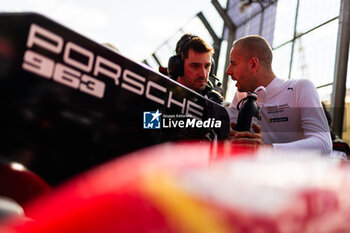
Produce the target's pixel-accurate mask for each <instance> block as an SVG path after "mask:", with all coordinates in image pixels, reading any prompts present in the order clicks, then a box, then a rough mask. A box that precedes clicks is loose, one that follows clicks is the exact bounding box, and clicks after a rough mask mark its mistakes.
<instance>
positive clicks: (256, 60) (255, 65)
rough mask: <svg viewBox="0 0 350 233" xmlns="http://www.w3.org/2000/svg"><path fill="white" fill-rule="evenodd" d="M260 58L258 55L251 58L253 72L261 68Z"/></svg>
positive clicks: (250, 63) (250, 64)
mask: <svg viewBox="0 0 350 233" xmlns="http://www.w3.org/2000/svg"><path fill="white" fill-rule="evenodd" d="M259 65H260V63H259V58H257V57H252V58H251V59H250V60H249V67H250V69H251V70H252V72H256V71H257V70H258V68H259Z"/></svg>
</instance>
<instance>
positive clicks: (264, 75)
mask: <svg viewBox="0 0 350 233" xmlns="http://www.w3.org/2000/svg"><path fill="white" fill-rule="evenodd" d="M274 78H275V74H274V73H273V71H272V70H270V71H264V72H260V74H258V80H259V81H258V85H257V86H256V87H259V86H263V87H267V86H268V85H269V84H270V83H271V82H272V80H273V79H274Z"/></svg>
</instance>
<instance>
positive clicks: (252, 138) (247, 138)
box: [228, 123, 265, 146]
mask: <svg viewBox="0 0 350 233" xmlns="http://www.w3.org/2000/svg"><path fill="white" fill-rule="evenodd" d="M235 126H236V124H235V123H231V128H232V130H231V131H230V133H229V135H228V138H229V140H231V142H233V143H235V144H245V145H246V144H251V145H252V146H258V145H265V143H264V141H263V136H262V132H261V128H260V126H259V125H257V124H253V130H254V132H250V131H243V132H238V131H235V130H234V128H235Z"/></svg>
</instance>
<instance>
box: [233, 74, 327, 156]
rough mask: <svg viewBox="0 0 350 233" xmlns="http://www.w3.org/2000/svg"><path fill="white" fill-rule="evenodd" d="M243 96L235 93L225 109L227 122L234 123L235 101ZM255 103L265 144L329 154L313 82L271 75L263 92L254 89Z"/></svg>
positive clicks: (319, 105)
mask: <svg viewBox="0 0 350 233" xmlns="http://www.w3.org/2000/svg"><path fill="white" fill-rule="evenodd" d="M246 96H247V93H245V92H238V91H237V92H236V94H235V96H234V98H233V101H232V103H231V105H230V106H229V107H227V111H228V113H229V116H230V122H235V123H236V122H237V118H238V110H237V108H236V106H237V103H238V102H239V101H240V100H241V99H242V98H245V97H246ZM257 103H258V105H259V107H260V108H261V107H262V108H261V109H260V116H261V120H257V119H255V118H254V121H253V122H254V123H257V124H258V125H260V127H261V130H262V133H263V140H264V143H265V144H272V146H273V147H274V149H275V150H284V149H286V150H291V149H293V150H295V149H312V150H319V151H321V152H323V153H330V152H331V150H332V141H331V136H330V133H329V127H328V124H327V119H326V116H325V114H324V111H323V108H322V105H321V102H320V99H319V96H318V93H317V91H316V88H315V86H314V85H313V83H312V82H311V81H309V80H306V79H299V80H282V79H279V78H277V77H275V78H274V79H273V80H272V82H271V83H270V84H269V85H268V86H267V87H266V95H265V103H264V92H263V91H260V92H258V100H257Z"/></svg>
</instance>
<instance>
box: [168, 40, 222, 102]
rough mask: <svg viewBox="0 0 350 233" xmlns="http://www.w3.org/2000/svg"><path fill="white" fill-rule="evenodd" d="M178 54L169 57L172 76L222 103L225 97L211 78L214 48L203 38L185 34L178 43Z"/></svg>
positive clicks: (169, 68) (169, 70) (169, 69)
mask: <svg viewBox="0 0 350 233" xmlns="http://www.w3.org/2000/svg"><path fill="white" fill-rule="evenodd" d="M175 51H176V55H175V56H172V57H171V58H170V59H169V63H168V72H169V74H170V76H171V77H172V78H173V79H175V80H176V81H178V82H179V83H181V84H183V85H184V86H186V87H188V88H190V89H192V90H194V91H196V92H198V93H199V94H201V95H203V96H207V97H208V98H209V99H211V100H213V101H215V102H218V103H222V101H223V97H222V96H221V95H220V93H218V92H217V91H215V90H214V85H213V83H212V82H211V81H210V80H209V76H210V72H211V70H212V69H213V67H212V66H213V65H214V64H213V61H214V60H213V59H212V55H213V54H214V49H213V48H212V47H211V46H210V45H209V44H208V43H206V42H205V41H204V40H203V39H202V38H200V37H199V36H196V35H192V34H184V35H183V36H182V37H181V38H180V40H179V41H178V42H177V44H176V50H175Z"/></svg>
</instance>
